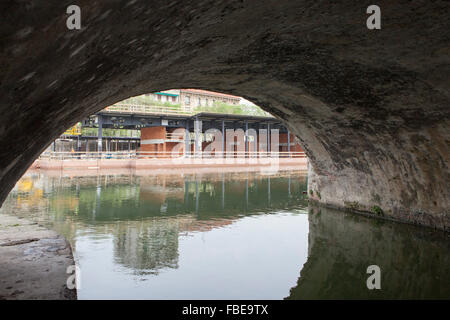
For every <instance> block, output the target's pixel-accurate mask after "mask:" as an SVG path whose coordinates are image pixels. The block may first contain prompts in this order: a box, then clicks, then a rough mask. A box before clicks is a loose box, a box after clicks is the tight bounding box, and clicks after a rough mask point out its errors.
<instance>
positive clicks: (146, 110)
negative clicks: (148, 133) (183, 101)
mask: <svg viewBox="0 0 450 320" xmlns="http://www.w3.org/2000/svg"><path fill="white" fill-rule="evenodd" d="M103 111H104V112H119V113H141V114H177V115H191V114H192V113H191V112H188V111H186V110H182V109H181V107H169V106H153V105H143V104H122V103H118V104H115V105H112V106H109V107H106V108H105V109H104V110H103Z"/></svg>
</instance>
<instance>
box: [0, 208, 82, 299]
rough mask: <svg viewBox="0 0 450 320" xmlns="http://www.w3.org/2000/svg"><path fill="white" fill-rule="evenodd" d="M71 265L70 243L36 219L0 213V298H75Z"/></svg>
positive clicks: (72, 262)
mask: <svg viewBox="0 0 450 320" xmlns="http://www.w3.org/2000/svg"><path fill="white" fill-rule="evenodd" d="M71 265H74V260H73V255H72V249H71V247H70V244H69V243H68V242H67V241H66V239H64V238H63V237H62V236H60V235H58V234H57V233H56V232H54V231H50V230H48V229H46V228H43V227H41V226H39V225H38V224H37V223H33V222H30V221H28V220H25V219H20V218H17V217H14V216H9V215H5V214H0V300H2V299H8V300H10V299H14V300H16V299H28V300H30V299H33V300H34V299H45V300H55V299H56V300H74V299H76V298H77V293H76V290H75V289H73V290H69V289H68V288H67V285H66V281H67V279H68V277H69V276H70V275H69V274H67V273H66V271H67V268H68V267H69V266H71Z"/></svg>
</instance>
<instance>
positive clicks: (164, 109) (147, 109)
mask: <svg viewBox="0 0 450 320" xmlns="http://www.w3.org/2000/svg"><path fill="white" fill-rule="evenodd" d="M102 112H118V113H137V114H166V115H185V116H192V115H195V114H197V113H201V112H214V113H223V114H229V113H226V112H219V111H211V108H204V109H203V108H201V107H199V108H196V109H195V110H192V111H191V110H186V109H183V107H181V106H179V107H175V106H173V107H171V106H158V105H144V104H129V103H116V104H114V105H112V106H109V107H106V108H105V109H103V110H102ZM264 116H265V117H273V115H271V114H270V113H268V112H265V111H264Z"/></svg>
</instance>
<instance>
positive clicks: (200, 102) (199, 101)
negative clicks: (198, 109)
mask: <svg viewBox="0 0 450 320" xmlns="http://www.w3.org/2000/svg"><path fill="white" fill-rule="evenodd" d="M197 105H198V106H201V105H202V100H201V99H200V98H198V103H197Z"/></svg>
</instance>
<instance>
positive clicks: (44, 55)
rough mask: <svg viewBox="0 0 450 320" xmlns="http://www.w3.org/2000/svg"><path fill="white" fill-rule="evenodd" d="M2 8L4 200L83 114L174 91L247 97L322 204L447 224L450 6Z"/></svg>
mask: <svg viewBox="0 0 450 320" xmlns="http://www.w3.org/2000/svg"><path fill="white" fill-rule="evenodd" d="M71 4H72V1H66V0H63V1H57V2H51V3H49V2H48V1H43V0H35V1H29V2H21V1H3V2H2V3H1V4H0V12H1V14H0V15H1V20H0V24H1V29H0V30H1V37H0V43H1V46H0V47H1V54H0V61H1V62H0V64H1V66H2V72H1V75H0V79H1V80H0V81H1V91H0V101H1V102H0V115H1V116H0V185H1V189H0V203H1V202H2V201H3V200H4V198H5V197H6V195H7V194H8V192H9V191H10V190H11V188H12V187H13V185H14V183H15V182H16V181H17V180H18V179H19V178H20V176H21V175H22V174H23V172H24V171H25V170H26V168H27V167H28V166H29V165H30V164H31V163H32V161H33V160H34V159H35V158H36V157H37V156H38V155H39V153H40V152H42V151H43V150H44V149H45V147H46V146H47V145H48V144H49V143H50V142H51V141H52V140H53V139H54V138H56V137H57V136H58V135H59V134H60V133H61V132H63V131H64V130H65V129H66V128H68V127H69V126H70V125H72V124H73V123H75V122H77V121H79V120H81V119H82V118H84V117H85V116H87V115H89V114H92V113H94V112H96V111H99V110H101V109H102V108H104V107H105V106H107V105H110V104H112V103H115V102H117V101H120V100H123V99H125V98H127V97H130V96H134V95H138V94H142V93H147V92H152V91H158V90H163V89H168V88H186V87H189V88H202V89H209V90H216V91H221V92H226V93H231V94H234V95H240V96H243V97H245V98H247V99H249V100H251V101H253V102H255V103H257V104H258V105H260V106H261V107H263V108H264V109H265V110H267V111H269V112H271V113H272V114H274V115H275V116H277V117H279V118H280V119H282V120H284V121H285V122H286V124H287V125H288V127H289V128H290V130H291V131H292V132H294V133H296V134H297V135H298V136H299V138H300V142H301V144H302V147H303V148H304V150H305V151H306V153H307V155H308V157H309V159H310V161H311V165H312V168H311V172H310V178H309V189H310V195H311V198H312V199H314V200H316V201H319V202H322V203H324V204H327V205H331V206H336V207H346V208H349V209H352V210H361V211H366V212H372V214H375V213H378V214H381V212H380V211H379V210H374V208H380V209H382V211H383V215H384V216H385V217H387V218H391V219H395V220H401V221H408V222H414V223H418V224H422V225H427V226H432V227H436V228H440V229H448V227H449V220H450V219H449V214H448V212H449V208H450V193H449V188H448V181H449V170H448V166H449V150H448V144H449V135H450V134H449V102H450V81H449V76H448V75H449V74H450V54H449V53H450V51H449V40H448V38H449V32H450V31H449V30H450V21H449V20H448V16H449V13H450V11H449V6H448V3H446V2H445V1H433V2H430V1H424V2H422V1H417V2H410V1H396V2H395V3H392V1H384V0H383V1H381V0H380V1H378V2H377V5H379V6H380V8H381V12H382V28H381V30H368V29H367V27H366V19H367V14H366V8H367V6H368V5H369V3H367V4H366V3H356V2H351V1H342V2H339V3H330V2H329V1H322V0H319V1H317V0H315V1H307V0H298V1H292V0H276V1H275V0H272V1H269V0H260V1H244V0H219V1H206V0H205V1H195V2H188V1H177V0H175V1H162V0H157V1H152V2H149V1H140V0H127V1H126V0H116V1H91V0H89V1H88V0H81V1H77V5H79V6H80V8H81V26H82V27H81V30H68V29H67V27H66V19H67V17H68V15H67V14H66V8H67V7H68V6H69V5H71Z"/></svg>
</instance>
